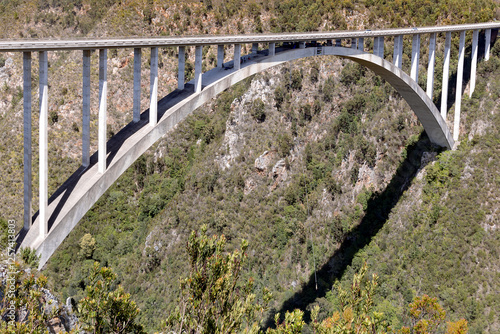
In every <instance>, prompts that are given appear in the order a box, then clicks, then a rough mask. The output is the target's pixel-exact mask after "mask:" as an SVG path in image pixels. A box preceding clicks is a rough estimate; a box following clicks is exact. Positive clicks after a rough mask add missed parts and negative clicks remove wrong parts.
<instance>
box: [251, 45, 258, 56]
mask: <svg viewBox="0 0 500 334" xmlns="http://www.w3.org/2000/svg"><path fill="white" fill-rule="evenodd" d="M258 52H259V43H252V54H254V55H256V54H257V53H258Z"/></svg>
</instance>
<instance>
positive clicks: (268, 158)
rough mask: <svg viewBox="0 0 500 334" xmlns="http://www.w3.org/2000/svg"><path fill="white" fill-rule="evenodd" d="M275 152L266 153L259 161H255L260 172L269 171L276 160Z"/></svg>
mask: <svg viewBox="0 0 500 334" xmlns="http://www.w3.org/2000/svg"><path fill="white" fill-rule="evenodd" d="M274 153H275V152H273V151H265V152H264V153H262V154H261V155H260V156H259V157H258V158H257V159H255V164H254V166H255V168H256V169H257V171H259V172H265V171H267V167H268V166H269V165H270V164H271V163H272V160H273V158H274V155H275V154H274ZM273 173H274V168H273Z"/></svg>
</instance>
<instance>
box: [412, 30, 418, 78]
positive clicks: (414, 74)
mask: <svg viewBox="0 0 500 334" xmlns="http://www.w3.org/2000/svg"><path fill="white" fill-rule="evenodd" d="M419 59H420V35H419V34H415V35H413V42H412V45H411V72H410V77H411V78H412V79H413V80H415V81H416V82H417V83H418V62H419Z"/></svg>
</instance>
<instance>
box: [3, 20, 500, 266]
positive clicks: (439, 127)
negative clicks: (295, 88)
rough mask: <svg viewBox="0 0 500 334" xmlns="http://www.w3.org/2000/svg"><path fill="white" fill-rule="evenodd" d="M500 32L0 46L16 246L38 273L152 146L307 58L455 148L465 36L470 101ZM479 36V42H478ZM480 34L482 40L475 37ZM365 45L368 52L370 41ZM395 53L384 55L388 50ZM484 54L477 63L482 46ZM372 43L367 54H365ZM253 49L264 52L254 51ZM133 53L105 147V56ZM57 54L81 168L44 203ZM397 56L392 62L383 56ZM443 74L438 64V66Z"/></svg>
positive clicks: (426, 30)
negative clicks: (144, 78) (20, 180)
mask: <svg viewBox="0 0 500 334" xmlns="http://www.w3.org/2000/svg"><path fill="white" fill-rule="evenodd" d="M499 27H500V23H499V22H492V23H480V24H467V25H454V26H439V27H423V28H404V29H389V30H376V31H375V30H374V31H371V30H364V31H341V32H319V33H295V34H286V33H285V34H260V35H236V36H207V37H166V38H146V39H144V38H130V39H96V40H88V39H85V40H57V41H54V40H22V41H0V52H12V51H16V52H22V53H23V69H24V72H23V73H24V75H23V78H24V96H23V98H24V227H23V230H22V231H21V233H20V235H19V237H18V238H19V239H18V243H20V247H31V248H33V249H35V250H36V252H37V254H38V255H41V259H40V267H42V266H43V265H44V264H45V263H46V262H47V260H48V259H49V258H50V256H51V255H52V254H53V253H54V251H55V250H56V249H57V247H58V246H59V245H60V244H61V243H62V241H63V240H64V239H65V238H66V236H67V235H68V234H69V233H70V231H71V230H72V229H73V228H74V227H75V226H76V224H78V222H79V220H80V219H81V218H82V217H83V216H84V215H85V213H86V212H87V211H88V210H89V209H90V208H91V207H92V205H93V204H94V203H95V202H96V201H97V200H98V199H99V197H101V196H102V195H103V194H104V192H105V191H106V190H107V189H108V188H109V187H110V186H111V185H112V184H113V182H115V181H116V180H117V179H118V177H119V176H120V175H121V174H122V173H123V172H124V171H125V170H126V169H127V168H128V167H129V166H130V165H131V164H132V163H133V162H134V161H135V160H136V159H137V158H139V157H140V156H141V155H142V154H143V153H144V152H145V151H146V150H147V149H148V148H149V147H150V146H151V145H153V144H154V143H155V142H156V141H157V140H158V139H159V138H161V137H162V136H163V135H164V134H165V133H166V132H167V131H169V130H170V129H172V128H173V127H174V126H175V125H176V124H177V123H178V122H180V121H181V120H182V119H183V118H184V117H186V116H187V115H188V114H190V113H191V112H192V111H194V110H195V109H196V108H198V107H199V106H201V105H202V104H204V103H205V102H207V101H209V100H210V99H212V98H213V97H215V96H216V95H217V94H219V93H220V92H222V91H224V90H225V89H227V88H228V87H230V86H232V85H234V84H235V83H237V82H239V81H241V80H243V79H245V78H247V77H249V76H251V75H253V74H255V73H258V72H261V71H264V70H266V69H268V68H270V67H273V66H276V65H279V64H282V63H285V62H288V61H291V60H295V59H299V58H305V57H316V56H321V55H335V56H339V57H343V58H346V59H350V60H352V61H355V62H357V63H359V64H361V65H363V66H366V67H368V68H369V69H371V70H373V71H374V72H375V73H377V74H378V75H380V76H381V77H383V78H384V79H385V80H386V81H388V82H389V83H390V84H391V85H392V86H393V87H394V88H395V89H396V90H397V91H398V92H399V93H400V94H401V95H402V96H403V98H404V99H405V100H406V101H407V102H408V104H409V105H410V107H411V108H412V110H413V111H414V112H415V114H416V115H417V117H418V119H419V120H420V122H421V123H422V125H423V127H424V129H425V131H426V132H427V134H428V136H429V138H430V140H431V141H432V142H433V143H435V144H437V145H439V146H442V147H445V148H448V149H452V148H453V147H454V145H455V142H456V141H457V140H458V135H459V133H458V131H459V125H460V123H459V122H460V104H461V98H462V84H463V68H464V54H465V44H466V34H467V33H469V32H470V33H471V34H472V39H471V44H472V45H471V49H472V54H471V58H472V63H471V74H470V90H469V92H470V94H472V92H473V91H474V86H475V82H476V65H477V61H478V58H479V57H480V56H482V57H483V56H484V59H485V60H488V58H489V54H490V47H491V45H492V42H493V41H494V40H495V38H496V35H497V33H498V28H499ZM480 31H481V34H480ZM452 34H459V36H460V42H459V45H458V50H459V55H458V68H457V69H456V73H457V89H456V98H455V117H454V127H453V131H450V129H448V126H447V124H446V122H445V117H446V113H447V105H448V101H447V97H448V81H449V75H450V48H451V42H452V38H451V36H452ZM405 35H406V36H411V39H412V46H411V64H410V65H411V67H410V68H411V71H410V73H409V74H408V73H405V72H404V71H403V70H402V62H403V36H405ZM423 35H429V36H430V37H429V45H427V46H425V47H428V57H429V58H428V68H427V87H426V89H425V90H424V89H423V88H421V87H420V86H419V85H418V72H419V71H418V70H419V60H420V54H421V52H420V50H421V43H420V41H421V36H423ZM480 36H481V38H480ZM437 38H441V39H444V50H443V51H442V52H443V59H444V62H443V64H442V66H443V82H442V95H441V106H439V108H438V106H436V105H434V103H433V102H432V97H433V86H434V72H435V65H436V64H435V54H436V39H437ZM368 40H370V43H369V45H370V47H368V43H367V41H368ZM388 40H390V41H391V42H393V43H390V44H391V45H394V48H393V50H392V52H385V50H384V45H385V42H386V41H388ZM479 43H481V44H483V43H484V46H485V48H484V54H481V55H478V44H479ZM242 44H252V49H251V50H252V51H251V53H250V54H248V55H242V54H241V45H242ZM210 45H217V50H218V52H217V67H216V68H214V69H212V70H210V71H207V72H205V73H202V57H203V52H202V51H203V47H204V46H210ZM227 45H234V54H233V58H232V60H231V61H229V62H226V63H224V52H225V47H226V46H227ZM371 45H373V47H371ZM190 46H194V47H195V69H194V79H193V80H192V81H190V82H189V83H185V51H186V47H190ZM162 47H175V48H178V62H179V72H178V89H176V90H175V91H174V92H172V93H171V94H169V95H168V96H167V97H165V98H163V99H161V100H160V101H158V48H162ZM259 47H261V48H262V49H261V50H260V51H259ZM116 48H133V49H134V86H133V91H134V95H133V96H134V101H133V102H134V103H133V121H132V122H131V123H129V124H128V125H126V126H125V127H124V128H123V129H121V130H120V131H119V132H118V133H117V134H116V135H114V136H113V137H112V138H111V139H110V140H109V141H106V109H107V59H108V57H107V50H108V49H116ZM143 48H150V49H151V59H150V64H151V66H150V105H149V109H147V110H146V111H144V112H142V113H141V110H140V87H141V55H142V52H141V50H142V49H143ZM57 50H82V57H83V71H82V73H83V74H82V83H83V94H82V98H83V104H82V105H83V109H82V115H83V116H82V165H81V167H80V168H79V169H78V170H77V171H76V172H75V173H74V174H73V175H72V176H71V177H70V178H69V179H68V180H66V182H65V183H64V184H63V185H62V186H61V187H60V188H59V189H58V190H57V191H56V192H55V193H54V194H52V196H51V197H50V198H49V194H48V187H47V184H48V177H49V175H48V154H47V153H48V152H47V150H48V149H47V119H48V99H49V90H48V87H49V86H48V61H47V54H48V52H51V51H57ZM93 50H99V51H98V52H99V116H98V150H97V152H95V153H94V154H93V155H91V152H90V69H91V64H90V56H91V52H92V51H93ZM33 52H36V53H38V59H39V73H38V76H39V112H40V117H39V122H40V125H39V192H40V193H39V201H40V202H39V211H38V212H37V213H35V215H33V212H32V208H31V207H32V205H31V204H32V149H31V140H32V130H31V109H32V107H31V102H32V100H31V75H32V73H31V72H32V70H31V65H32V53H33ZM390 53H392V54H393V57H392V62H391V61H388V60H385V59H384V54H390ZM438 65H439V66H441V64H438Z"/></svg>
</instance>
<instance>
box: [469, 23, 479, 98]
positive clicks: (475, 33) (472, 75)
mask: <svg viewBox="0 0 500 334" xmlns="http://www.w3.org/2000/svg"><path fill="white" fill-rule="evenodd" d="M478 39H479V30H474V31H473V32H472V63H471V65H470V89H469V97H471V96H472V93H474V89H476V68H477V40H478Z"/></svg>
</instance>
